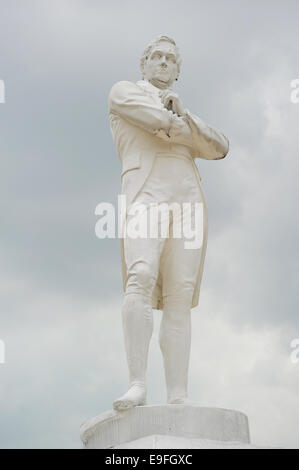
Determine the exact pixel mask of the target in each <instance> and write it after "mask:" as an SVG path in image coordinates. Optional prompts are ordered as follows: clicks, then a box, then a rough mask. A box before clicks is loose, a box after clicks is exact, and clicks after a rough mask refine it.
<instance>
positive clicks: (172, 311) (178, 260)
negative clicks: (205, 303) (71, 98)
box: [109, 36, 229, 410]
mask: <svg viewBox="0 0 299 470" xmlns="http://www.w3.org/2000/svg"><path fill="white" fill-rule="evenodd" d="M180 65H181V59H180V55H179V51H178V48H177V47H176V44H175V42H174V40H173V39H171V38H169V37H166V36H160V37H158V38H157V39H156V40H155V41H153V42H152V43H151V44H149V46H148V47H146V49H145V51H144V54H143V56H142V58H141V71H142V75H143V77H142V80H139V81H137V83H133V82H129V81H120V82H117V83H116V84H115V85H114V86H113V87H112V89H111V91H110V94H109V112H110V126H111V132H112V135H113V139H114V143H115V146H116V149H117V151H118V155H119V157H120V160H121V163H122V174H121V175H122V194H123V195H125V196H126V205H127V211H128V214H127V219H126V221H127V222H129V220H130V217H131V216H132V214H131V215H130V214H129V209H130V208H131V207H133V204H134V205H136V204H144V207H145V208H146V211H147V209H148V208H149V207H150V206H151V205H152V204H162V203H167V204H172V203H174V202H176V203H179V204H183V203H185V202H189V203H193V204H195V203H201V204H202V207H203V219H202V221H203V222H202V223H203V227H202V229H203V230H202V231H203V242H202V244H201V246H200V247H196V248H193V249H187V248H186V246H185V244H184V243H185V241H186V237H184V236H182V237H181V238H179V237H174V236H168V237H165V236H159V237H156V238H155V237H146V238H131V237H123V238H122V239H121V253H122V270H123V286H124V292H125V295H124V300H123V306H122V318H123V329H124V339H125V348H126V354H127V361H128V367H129V390H128V391H127V392H126V393H125V394H124V395H123V396H122V397H120V398H119V399H117V400H116V401H115V402H114V404H113V406H114V409H115V410H125V409H127V408H131V407H133V406H137V405H144V404H145V403H146V368H147V358H148V349H149V343H150V339H151V336H152V330H153V313H152V308H155V309H159V310H163V316H162V320H161V328H160V337H159V340H160V347H161V351H162V354H163V360H164V368H165V377H166V386H167V402H168V403H170V404H184V403H187V402H188V400H187V381H188V365H189V355H190V340H191V320H190V314H191V308H192V307H195V306H196V305H197V304H198V297H199V289H200V282H201V278H202V272H203V263H204V258H205V252H206V244H207V227H208V226H207V209H206V203H205V199H204V195H203V191H202V187H201V182H200V181H201V178H200V175H199V172H198V169H197V166H196V164H195V162H194V159H195V158H204V159H208V160H218V159H221V158H223V157H225V156H226V154H227V152H228V147H229V144H228V140H227V138H226V137H225V136H224V135H223V134H222V133H220V132H218V131H217V130H215V129H214V128H212V127H210V126H209V125H207V124H206V123H205V122H203V121H202V120H201V119H200V118H199V117H197V116H195V115H194V114H191V113H190V112H189V111H188V110H187V109H185V107H184V105H183V103H182V100H181V99H180V97H179V96H178V94H177V93H175V92H174V91H173V90H172V85H173V83H174V81H175V80H177V79H178V77H179V72H180ZM159 223H161V222H159ZM172 224H173V218H171V217H170V218H169V229H170V232H171V225H172ZM170 232H169V233H170Z"/></svg>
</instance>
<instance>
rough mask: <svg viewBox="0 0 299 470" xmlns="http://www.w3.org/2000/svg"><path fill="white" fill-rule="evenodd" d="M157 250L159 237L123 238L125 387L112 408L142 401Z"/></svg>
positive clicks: (150, 326)
mask: <svg viewBox="0 0 299 470" xmlns="http://www.w3.org/2000/svg"><path fill="white" fill-rule="evenodd" d="M160 252H161V240H158V239H152V240H151V239H133V240H130V239H129V238H128V239H126V240H125V256H126V263H127V266H128V278H127V285H126V292H125V296H124V301H123V306H122V319H123V331H124V339H125V349H126V355H127V362H128V368H129V390H128V391H127V392H126V393H125V394H124V395H123V396H122V397H120V398H119V399H117V400H115V402H114V403H113V407H114V409H116V410H125V409H128V408H131V407H132V406H137V405H144V404H145V402H146V382H145V377H146V369H147V358H148V349H149V344H150V339H151V336H152V332H153V312H152V293H153V290H154V287H155V284H156V281H157V275H158V265H159V257H160Z"/></svg>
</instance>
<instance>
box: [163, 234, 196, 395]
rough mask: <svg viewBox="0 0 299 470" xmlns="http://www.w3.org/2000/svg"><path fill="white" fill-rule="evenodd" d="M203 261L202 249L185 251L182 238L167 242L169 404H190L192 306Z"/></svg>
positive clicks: (165, 333)
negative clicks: (201, 261)
mask: <svg viewBox="0 0 299 470" xmlns="http://www.w3.org/2000/svg"><path fill="white" fill-rule="evenodd" d="M200 259H201V248H199V249H192V250H190V249H185V248H184V239H183V238H182V239H174V238H170V239H168V240H167V241H166V243H165V246H164V250H163V253H162V256H161V268H160V269H161V273H162V286H163V305H164V307H163V317H162V320H161V326H160V336H159V340H160V348H161V351H162V354H163V361H164V370H165V379H166V387H167V402H168V403H175V404H181V403H187V402H188V399H187V396H188V369H189V358H190V346H191V305H192V297H193V291H194V286H195V282H196V277H197V273H198V268H199V264H200Z"/></svg>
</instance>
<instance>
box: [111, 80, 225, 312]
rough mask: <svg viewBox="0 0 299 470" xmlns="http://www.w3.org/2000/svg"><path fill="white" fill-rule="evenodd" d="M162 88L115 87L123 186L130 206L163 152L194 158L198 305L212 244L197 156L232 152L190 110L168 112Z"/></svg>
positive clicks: (159, 303)
mask: <svg viewBox="0 0 299 470" xmlns="http://www.w3.org/2000/svg"><path fill="white" fill-rule="evenodd" d="M159 91H160V90H159V89H158V88H156V87H155V86H153V85H152V84H151V83H149V82H148V81H146V80H139V81H138V82H137V83H133V82H129V81H120V82H117V83H116V84H115V85H113V87H112V89H111V91H110V93H109V98H108V104H109V118H110V128H111V133H112V136H113V140H114V144H115V147H116V149H117V152H118V155H119V158H120V160H121V163H122V172H121V178H122V190H121V193H122V194H124V195H125V196H126V206H127V209H128V208H129V206H130V205H131V204H132V203H133V202H134V199H135V197H136V196H137V194H138V193H139V191H140V190H141V188H142V186H143V185H144V183H145V181H146V179H147V177H148V176H149V174H150V172H151V169H152V166H153V163H154V160H155V157H156V155H157V154H161V153H162V154H168V155H186V156H189V157H192V159H191V160H192V164H193V167H194V171H195V174H196V177H197V181H198V185H199V188H200V191H201V195H202V200H203V203H204V227H203V244H202V251H201V261H200V264H199V267H198V275H197V280H196V285H195V288H194V293H193V298H192V307H195V306H196V305H197V304H198V298H199V290H200V283H201V278H202V272H203V263H204V258H205V253H206V246H207V233H208V220H207V205H206V201H205V197H204V194H203V191H202V187H201V183H200V181H201V177H200V174H199V171H198V168H197V166H196V164H195V162H194V158H196V157H198V158H204V159H208V160H218V159H221V158H224V157H225V156H226V154H227V152H228V148H229V143H228V140H227V138H226V137H225V136H224V135H223V134H222V133H220V132H219V131H217V130H216V129H214V128H212V127H211V126H208V125H207V124H205V123H204V122H203V121H202V120H201V119H200V118H199V117H197V116H195V115H193V114H191V113H190V112H189V111H188V110H186V116H185V117H178V116H177V115H176V114H174V113H173V112H172V111H169V110H167V109H166V108H165V107H164V105H163V103H162V101H161V99H160V96H159ZM121 258H122V275H123V288H124V290H125V288H126V282H127V266H126V261H125V256H124V239H123V238H121ZM160 286H161V283H160V280H159V279H158V281H157V284H156V287H155V289H154V292H153V298H152V307H153V308H156V309H161V310H162V309H163V298H162V292H161V287H160Z"/></svg>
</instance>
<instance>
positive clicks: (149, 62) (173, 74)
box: [140, 36, 181, 88]
mask: <svg viewBox="0 0 299 470" xmlns="http://www.w3.org/2000/svg"><path fill="white" fill-rule="evenodd" d="M180 67H181V57H180V53H179V50H178V48H177V46H176V43H175V42H174V40H173V39H171V38H169V37H168V36H158V37H157V38H156V39H155V40H154V41H152V42H151V43H150V44H149V45H148V46H147V47H146V48H145V50H144V52H143V55H142V57H141V60H140V68H141V72H142V78H143V79H145V80H148V81H149V82H151V83H152V84H153V85H155V86H157V87H158V88H170V87H171V85H172V84H173V82H174V81H175V80H177V79H178V77H179V73H180Z"/></svg>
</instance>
